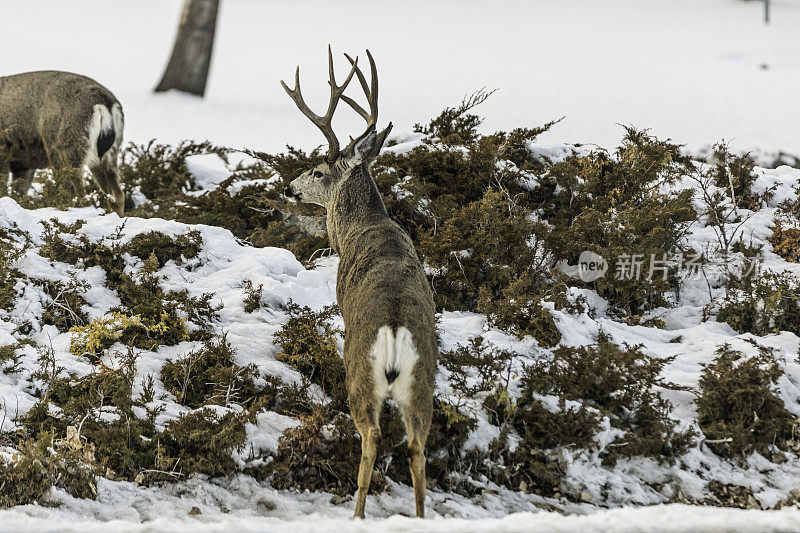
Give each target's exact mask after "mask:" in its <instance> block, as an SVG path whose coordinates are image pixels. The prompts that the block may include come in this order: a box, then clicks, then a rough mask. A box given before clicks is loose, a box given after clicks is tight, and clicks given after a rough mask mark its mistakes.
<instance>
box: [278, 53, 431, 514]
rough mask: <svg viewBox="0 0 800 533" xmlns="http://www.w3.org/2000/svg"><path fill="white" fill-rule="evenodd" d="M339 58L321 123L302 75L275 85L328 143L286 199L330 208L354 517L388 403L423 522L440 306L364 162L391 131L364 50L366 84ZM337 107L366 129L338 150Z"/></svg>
mask: <svg viewBox="0 0 800 533" xmlns="http://www.w3.org/2000/svg"><path fill="white" fill-rule="evenodd" d="M345 57H346V58H347V60H348V61H349V62H350V64H351V65H352V67H351V69H350V73H349V74H348V75H347V78H346V79H345V81H344V83H343V84H342V85H339V84H338V83H336V76H335V74H334V68H333V54H332V52H331V47H330V46H328V71H329V76H330V80H329V83H328V85H329V87H330V91H331V97H330V101H329V104H328V110H327V112H326V113H325V115H322V116H320V115H317V114H315V113H314V112H313V111H311V109H310V108H309V107H308V106H307V105H306V103H305V101H304V100H303V96H302V94H301V93H300V68H299V67H298V68H297V71H296V72H295V83H294V89H290V88H289V87H288V86H287V85H286V84H285V83H284V82H281V84H282V85H283V88H284V89H285V90H286V93H287V94H288V95H289V96H290V97H291V98H292V100H294V102H295V104H297V107H298V108H299V109H300V111H301V112H302V113H303V114H304V115H305V116H306V117H308V119H309V120H311V121H312V122H313V123H314V124H315V125H316V126H317V127H318V128H319V129H320V131H321V132H322V133H323V134H324V135H325V138H326V139H328V155H327V157H326V159H325V162H324V163H322V164H320V165H317V166H316V167H315V168H313V169H311V170H309V171H308V172H305V173H303V174H301V175H300V176H299V177H297V178H296V179H295V180H294V181H292V183H290V184H289V186H288V187H287V188H286V191H285V195H286V197H287V198H288V199H290V200H292V201H299V202H307V203H314V204H317V205H321V206H323V207H324V208H325V209H326V210H327V226H328V236H329V237H330V241H331V246H332V247H333V248H334V249H335V250H336V253H337V254H338V255H339V271H338V273H337V276H336V297H337V299H338V301H339V307H340V308H341V310H342V317H343V318H344V326H345V333H344V354H343V358H344V366H345V370H346V372H347V374H346V378H345V381H346V385H347V394H348V398H349V401H350V412H351V414H352V415H353V420H354V422H355V424H356V427H357V428H358V432H359V433H360V434H361V463H360V465H359V469H358V497H357V499H356V509H355V516H356V517H359V518H364V507H365V505H366V499H367V492H369V484H370V480H371V478H372V469H373V467H374V465H375V457H376V455H377V452H378V441H379V440H380V436H381V429H380V426H379V417H380V411H381V409H382V408H383V402H384V400H385V399H387V398H393V399H394V400H395V401H396V402H397V405H398V407H399V409H400V414H401V416H402V417H403V422H404V424H405V428H406V434H407V435H408V452H409V467H410V469H411V478H412V480H413V483H414V500H415V502H416V511H417V516H419V517H422V516H425V488H426V487H425V485H426V481H425V442H426V441H427V439H428V432H429V431H430V427H431V419H432V418H433V386H434V377H435V374H436V359H437V357H438V346H437V341H436V323H435V316H434V315H435V312H436V308H435V307H434V303H433V294H432V292H431V287H430V285H429V284H428V279H427V278H426V276H425V270H424V269H423V267H422V263H421V262H420V260H419V258H418V257H417V253H416V251H415V250H414V244H413V243H412V242H411V239H410V238H409V236H408V235H407V234H406V233H405V231H403V229H402V228H401V227H400V226H399V225H397V223H395V222H394V221H393V220H392V219H391V218H389V215H388V214H387V212H386V208H385V207H384V205H383V200H382V199H381V196H380V194H379V193H378V188H377V187H376V186H375V181H374V180H373V179H372V176H371V175H370V173H369V166H370V164H371V163H372V162H373V161H374V160H375V158H376V157H378V154H379V153H380V150H381V147H382V146H383V143H384V142H386V137H387V136H388V135H389V132H390V131H391V129H392V125H391V124H389V127H387V128H386V129H385V130H383V131H382V132H380V133H378V132H377V130H376V129H375V124H376V123H377V121H378V71H377V68H376V67H375V61H374V59H373V58H372V54H370V53H369V50H367V58H368V59H369V63H370V73H371V80H370V82H369V83H368V82H367V79H366V76H364V73H363V72H361V69H360V68H358V58H356V59H353V58H351V57H350V56H348V55H347V54H345ZM353 75H356V76H357V78H358V81H359V84H360V85H361V88H362V89H363V90H364V94H365V95H366V97H367V103H368V107H369V111H367V110H366V109H364V108H363V107H361V105H360V104H358V103H357V102H356V101H355V100H353V99H352V98H350V97H348V96H347V95H345V94H344V91H345V89H346V88H347V85H348V83H349V81H350V80H351V79H352V78H353ZM340 99H341V100H343V101H344V102H346V103H347V104H348V105H349V106H350V107H351V108H353V110H355V111H356V112H357V113H358V114H359V115H361V116H362V117H363V118H364V119H365V120H366V122H367V130H366V131H365V132H364V133H363V134H362V135H361V136H359V137H358V138H357V139H354V140H353V141H351V142H350V144H349V145H348V146H347V148H345V149H344V150H343V151H341V152H340V151H339V140H338V139H337V138H336V134H335V133H334V131H333V128H332V126H331V121H332V119H333V114H334V112H335V111H336V106H337V104H338V102H339V100H340ZM409 337H410V339H409ZM378 339H380V346H379V345H378ZM412 352H413V353H412ZM412 363H413V366H412Z"/></svg>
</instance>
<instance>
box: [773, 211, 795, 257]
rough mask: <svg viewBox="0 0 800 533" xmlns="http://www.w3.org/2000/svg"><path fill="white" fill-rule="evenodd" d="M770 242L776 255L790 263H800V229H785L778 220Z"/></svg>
mask: <svg viewBox="0 0 800 533" xmlns="http://www.w3.org/2000/svg"><path fill="white" fill-rule="evenodd" d="M770 242H771V243H772V250H773V251H774V252H775V253H776V254H778V255H779V256H781V257H783V258H784V259H786V260H787V261H789V262H790V263H800V227H785V226H784V225H783V224H782V223H781V221H780V220H776V221H775V225H774V226H773V228H772V236H771V237H770Z"/></svg>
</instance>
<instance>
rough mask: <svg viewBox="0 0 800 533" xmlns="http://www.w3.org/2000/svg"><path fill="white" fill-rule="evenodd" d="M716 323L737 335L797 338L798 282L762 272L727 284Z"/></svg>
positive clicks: (799, 331) (799, 329)
mask: <svg viewBox="0 0 800 533" xmlns="http://www.w3.org/2000/svg"><path fill="white" fill-rule="evenodd" d="M727 289H728V291H727V296H726V297H725V299H724V300H723V302H722V304H721V305H720V309H719V313H718V314H717V320H718V321H720V322H725V323H727V324H729V325H730V326H731V327H732V328H733V329H735V330H736V331H738V332H740V333H752V334H754V335H768V334H770V333H778V332H781V331H790V332H792V333H794V334H795V335H800V282H799V281H798V280H797V278H795V277H794V276H792V275H791V274H789V273H775V272H771V271H765V272H761V273H757V274H753V275H748V276H742V277H741V278H738V277H735V276H731V277H729V278H728V281H727Z"/></svg>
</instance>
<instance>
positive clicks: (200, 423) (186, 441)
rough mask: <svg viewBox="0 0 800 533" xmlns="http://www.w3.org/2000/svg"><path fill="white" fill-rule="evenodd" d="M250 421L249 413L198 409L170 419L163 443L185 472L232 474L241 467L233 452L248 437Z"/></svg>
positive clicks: (166, 450)
mask: <svg viewBox="0 0 800 533" xmlns="http://www.w3.org/2000/svg"><path fill="white" fill-rule="evenodd" d="M246 422H247V416H246V414H245V413H235V412H228V413H225V414H223V415H221V416H220V415H218V414H217V413H216V412H215V411H214V410H212V409H210V408H203V409H198V410H195V411H192V412H190V413H187V414H184V415H181V416H180V418H178V419H177V420H170V421H169V422H167V425H166V428H165V429H164V433H163V434H162V435H161V444H162V446H163V447H164V453H165V455H166V456H167V457H169V458H170V462H171V463H172V464H173V465H179V466H178V468H179V469H180V471H182V472H183V473H184V474H192V473H202V474H207V475H209V476H219V475H228V474H232V473H234V472H236V470H237V469H238V465H237V463H236V461H235V460H234V459H233V456H232V454H233V452H235V451H238V450H241V449H242V448H243V447H244V444H245V442H246V441H247V432H246V431H245V424H246Z"/></svg>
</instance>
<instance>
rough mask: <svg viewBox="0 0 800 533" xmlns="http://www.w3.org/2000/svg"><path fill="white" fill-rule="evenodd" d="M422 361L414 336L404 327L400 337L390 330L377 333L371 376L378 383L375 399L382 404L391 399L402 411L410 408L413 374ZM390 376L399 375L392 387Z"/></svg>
mask: <svg viewBox="0 0 800 533" xmlns="http://www.w3.org/2000/svg"><path fill="white" fill-rule="evenodd" d="M417 359H419V354H418V353H417V348H416V347H415V346H414V338H413V337H412V336H411V332H410V331H408V329H406V328H405V327H404V326H400V327H399V328H397V335H395V333H394V332H393V331H392V328H391V327H390V326H382V327H381V328H380V329H379V330H378V335H377V337H376V338H375V344H373V345H372V351H371V352H370V362H371V363H372V374H373V377H374V379H375V396H376V397H377V398H378V400H380V401H383V400H385V399H387V398H392V399H393V400H394V401H396V402H397V404H398V405H400V406H401V407H403V406H406V405H408V400H409V398H410V396H411V384H412V383H413V376H412V372H413V370H414V365H415V364H416V363H417ZM387 374H388V375H396V377H395V379H394V381H392V383H389V380H388V379H387Z"/></svg>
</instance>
